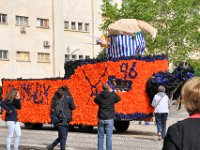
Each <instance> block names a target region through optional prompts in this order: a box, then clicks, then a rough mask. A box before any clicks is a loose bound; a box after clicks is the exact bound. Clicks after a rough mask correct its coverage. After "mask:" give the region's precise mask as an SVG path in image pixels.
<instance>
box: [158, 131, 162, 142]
mask: <svg viewBox="0 0 200 150" xmlns="http://www.w3.org/2000/svg"><path fill="white" fill-rule="evenodd" d="M161 140H162V138H161V133H160V132H158V141H161Z"/></svg>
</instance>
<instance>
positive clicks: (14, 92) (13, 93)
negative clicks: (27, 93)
mask: <svg viewBox="0 0 200 150" xmlns="http://www.w3.org/2000/svg"><path fill="white" fill-rule="evenodd" d="M17 93H18V89H16V88H12V89H11V90H10V92H9V93H8V94H7V95H6V98H5V100H6V101H7V103H12V102H13V100H14V99H15V98H16V96H17Z"/></svg>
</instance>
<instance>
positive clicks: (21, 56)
mask: <svg viewBox="0 0 200 150" xmlns="http://www.w3.org/2000/svg"><path fill="white" fill-rule="evenodd" d="M16 60H17V61H30V55H29V52H22V51H17V56H16Z"/></svg>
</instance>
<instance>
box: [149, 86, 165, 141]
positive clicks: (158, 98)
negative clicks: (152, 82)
mask: <svg viewBox="0 0 200 150" xmlns="http://www.w3.org/2000/svg"><path fill="white" fill-rule="evenodd" d="M151 105H152V106H153V107H155V110H154V113H155V121H156V126H157V134H158V140H163V139H164V138H165V135H166V122H167V117H168V113H169V97H168V96H167V95H166V93H165V87H164V86H162V85H160V86H159V87H158V93H157V94H156V95H155V96H154V98H153V101H152V103H151Z"/></svg>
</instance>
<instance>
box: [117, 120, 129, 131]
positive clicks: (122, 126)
mask: <svg viewBox="0 0 200 150" xmlns="http://www.w3.org/2000/svg"><path fill="white" fill-rule="evenodd" d="M129 125H130V121H114V126H115V129H116V131H117V132H125V131H126V130H127V129H128V127H129Z"/></svg>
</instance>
